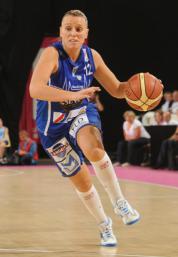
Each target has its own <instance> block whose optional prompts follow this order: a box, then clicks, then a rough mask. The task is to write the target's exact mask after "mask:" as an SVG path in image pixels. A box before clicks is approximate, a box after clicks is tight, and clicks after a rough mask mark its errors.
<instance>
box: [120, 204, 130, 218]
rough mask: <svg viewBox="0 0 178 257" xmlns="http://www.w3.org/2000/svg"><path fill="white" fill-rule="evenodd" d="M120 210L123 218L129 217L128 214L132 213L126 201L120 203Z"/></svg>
mask: <svg viewBox="0 0 178 257" xmlns="http://www.w3.org/2000/svg"><path fill="white" fill-rule="evenodd" d="M118 208H119V210H120V212H121V215H122V216H124V215H128V214H130V213H131V211H130V210H129V208H128V204H127V202H126V201H122V203H120V204H119V205H118Z"/></svg>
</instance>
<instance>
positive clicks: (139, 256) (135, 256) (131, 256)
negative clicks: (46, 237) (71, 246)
mask: <svg viewBox="0 0 178 257" xmlns="http://www.w3.org/2000/svg"><path fill="white" fill-rule="evenodd" d="M109 249H110V248H109ZM109 249H106V250H109ZM110 250H114V249H112V248H111V249H110ZM27 252H28V253H64V254H65V253H73V254H85V255H86V254H87V255H94V256H96V254H97V255H98V254H101V255H105V256H108V255H110V256H121V257H122V256H124V257H171V256H165V255H164V256H163V255H162V256H160V255H159V256H158V255H142V254H121V253H109V251H108V252H106V253H104V252H102V253H100V252H81V251H72V250H71V251H60V250H45V249H41V250H39V249H13V248H12V249H10V248H9V249H8V248H0V254H1V253H27Z"/></svg>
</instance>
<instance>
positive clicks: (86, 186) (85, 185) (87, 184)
mask: <svg viewBox="0 0 178 257" xmlns="http://www.w3.org/2000/svg"><path fill="white" fill-rule="evenodd" d="M91 187H92V182H91V180H84V181H82V183H81V184H79V185H78V186H77V190H78V191H79V192H88V191H89V190H90V188H91Z"/></svg>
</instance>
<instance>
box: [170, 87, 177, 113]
mask: <svg viewBox="0 0 178 257" xmlns="http://www.w3.org/2000/svg"><path fill="white" fill-rule="evenodd" d="M172 96H173V103H172V105H171V107H170V110H171V112H172V113H176V111H177V110H178V90H175V91H174V92H173V94H172Z"/></svg>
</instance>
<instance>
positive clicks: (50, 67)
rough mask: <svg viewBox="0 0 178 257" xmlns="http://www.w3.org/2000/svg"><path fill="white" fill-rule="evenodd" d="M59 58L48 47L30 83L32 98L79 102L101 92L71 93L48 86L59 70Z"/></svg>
mask: <svg viewBox="0 0 178 257" xmlns="http://www.w3.org/2000/svg"><path fill="white" fill-rule="evenodd" d="M58 58H59V56H58V52H57V50H56V49H55V48H54V47H48V48H46V49H45V50H44V52H43V53H42V55H41V57H40V59H39V61H38V63H37V65H36V67H35V70H34V72H33V76H32V79H31V83H30V96H31V97H32V98H35V99H39V100H44V101H51V102H65V101H77V100H81V99H84V98H87V97H90V96H92V95H93V93H94V92H96V91H100V89H99V88H98V87H91V88H87V89H83V90H80V91H78V92H71V91H66V90H62V89H59V88H55V85H54V86H48V81H49V78H50V76H51V74H52V73H54V72H56V71H57V69H58Z"/></svg>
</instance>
